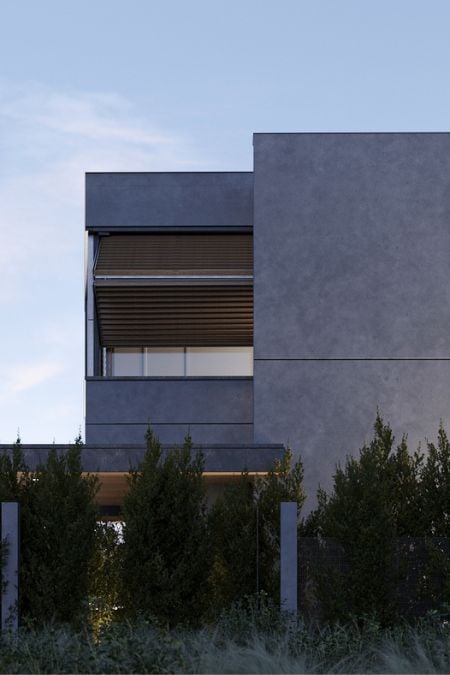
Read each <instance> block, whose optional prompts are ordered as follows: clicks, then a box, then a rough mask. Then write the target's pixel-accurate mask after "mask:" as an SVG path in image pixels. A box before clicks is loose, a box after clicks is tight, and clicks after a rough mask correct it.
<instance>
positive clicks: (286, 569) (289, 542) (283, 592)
mask: <svg viewBox="0 0 450 675" xmlns="http://www.w3.org/2000/svg"><path fill="white" fill-rule="evenodd" d="M297 510H298V506H297V502H281V504H280V606H281V609H282V610H284V611H287V612H291V613H297Z"/></svg>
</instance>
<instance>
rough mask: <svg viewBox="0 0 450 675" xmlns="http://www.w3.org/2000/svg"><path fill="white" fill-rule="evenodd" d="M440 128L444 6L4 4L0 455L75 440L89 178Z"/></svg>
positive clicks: (449, 119)
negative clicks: (273, 138)
mask: <svg viewBox="0 0 450 675" xmlns="http://www.w3.org/2000/svg"><path fill="white" fill-rule="evenodd" d="M263 131H267V132H304V131H305V132H306V131H318V132H327V131H336V132H339V131H450V0H309V1H307V0H126V2H125V0H120V1H119V0H57V1H56V0H0V280H1V283H0V345H1V349H0V443H10V442H13V441H14V440H15V438H16V436H17V433H18V430H20V436H21V438H22V442H24V443H50V442H52V441H55V442H56V443H68V442H70V441H71V440H73V439H74V438H75V436H76V435H77V434H78V432H79V431H80V430H81V433H82V435H84V390H83V377H84V352H83V350H84V338H83V330H84V318H83V316H84V263H83V259H84V173H85V172H87V171H147V170H148V171H159V170H164V171H170V170H175V171H180V170H182V171H190V170H192V171H195V170H196V171H199V170H200V171H210V170H214V171H228V170H243V171H247V170H251V169H252V133H253V132H263Z"/></svg>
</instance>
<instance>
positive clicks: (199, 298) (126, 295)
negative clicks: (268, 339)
mask: <svg viewBox="0 0 450 675" xmlns="http://www.w3.org/2000/svg"><path fill="white" fill-rule="evenodd" d="M252 273H253V262H252V237H251V235H247V234H136V235H113V236H110V237H105V238H102V240H101V243H100V249H99V254H98V258H97V264H96V267H95V294H96V305H97V313H98V318H99V329H100V338H101V343H102V345H103V346H105V347H121V346H123V347H139V346H148V347H175V346H180V347H182V346H203V347H207V346H251V345H252V344H253V281H252Z"/></svg>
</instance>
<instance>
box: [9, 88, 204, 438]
mask: <svg viewBox="0 0 450 675" xmlns="http://www.w3.org/2000/svg"><path fill="white" fill-rule="evenodd" d="M0 156H1V158H2V161H1V162H0V203H1V205H2V208H1V209H0V269H1V271H2V283H1V284H0V308H2V312H3V316H4V317H5V321H4V322H3V323H2V358H3V363H2V362H1V359H0V370H2V372H3V374H4V378H3V385H1V386H0V396H1V398H2V412H1V415H0V438H2V439H3V442H4V439H5V437H9V438H14V435H15V433H16V429H17V427H18V426H20V428H21V429H27V428H28V429H29V432H28V433H30V434H31V435H30V436H28V438H26V441H27V442H45V441H47V440H49V439H53V437H54V436H55V437H56V438H59V439H60V440H61V442H65V441H66V440H67V437H73V434H74V433H76V430H77V429H78V427H79V426H80V424H82V423H83V419H82V415H83V413H82V411H83V401H82V391H83V390H82V379H83V337H82V336H83V269H84V264H83V253H84V174H85V172H86V171H161V170H167V171H170V170H174V171H176V170H198V169H200V170H207V169H209V168H211V167H210V165H209V162H208V161H206V160H204V159H203V158H202V157H201V156H199V152H198V151H197V150H196V148H195V147H194V145H193V143H192V141H191V140H190V139H189V138H185V137H183V136H182V135H180V134H178V133H176V132H173V131H171V130H168V129H161V128H160V127H159V126H158V124H156V123H155V122H154V121H152V120H151V119H150V116H147V115H143V114H142V113H138V112H137V111H136V110H135V108H134V107H133V105H132V104H131V102H130V101H127V100H126V99H124V98H123V97H121V96H118V95H117V94H115V93H114V92H113V93H108V92H106V93H103V92H97V93H93V92H83V91H75V90H65V91H56V90H52V89H51V88H49V87H47V86H42V85H40V84H36V83H23V84H16V83H8V82H0ZM52 332H54V333H55V335H58V336H59V338H58V340H51V339H48V337H49V334H51V333H52ZM6 363H7V365H8V371H7V372H6V373H5V372H4V368H2V366H5V364H6ZM24 364H28V365H24ZM57 375H58V378H57V380H56V376H57ZM56 382H57V387H56ZM10 394H12V395H10ZM25 399H26V401H25ZM61 406H62V407H63V409H64V410H65V411H66V412H65V415H64V416H56V415H52V411H53V410H56V409H60V410H61ZM44 409H45V411H46V412H45V415H47V419H50V420H51V428H49V429H44V428H42V423H40V424H39V425H38V427H36V422H35V420H37V419H39V420H42V418H43V414H44V413H43V411H44ZM70 410H72V411H73V417H71V416H70V413H69V412H68V411H70ZM27 420H33V422H32V424H31V425H27V424H28V423H27ZM69 420H71V421H70V426H71V428H70V431H67V425H68V423H69ZM64 430H66V431H65V432H64ZM63 433H64V436H61V434H63Z"/></svg>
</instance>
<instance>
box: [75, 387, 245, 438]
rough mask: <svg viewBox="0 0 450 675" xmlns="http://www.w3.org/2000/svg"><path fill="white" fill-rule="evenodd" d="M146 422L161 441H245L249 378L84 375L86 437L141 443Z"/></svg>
mask: <svg viewBox="0 0 450 675" xmlns="http://www.w3.org/2000/svg"><path fill="white" fill-rule="evenodd" d="M149 424H151V425H152V427H153V428H154V429H155V432H156V433H157V434H158V435H159V437H160V438H161V441H162V442H163V443H180V442H182V440H183V438H184V436H185V435H186V433H187V432H188V430H190V433H191V436H192V438H193V441H194V442H195V443H251V442H252V441H253V433H252V429H253V428H252V424H253V382H252V378H250V377H243V378H220V377H218V378H88V379H87V381H86V442H87V443H89V444H90V443H113V444H114V443H141V442H143V440H144V437H145V431H146V429H147V426H148V425H149Z"/></svg>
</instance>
